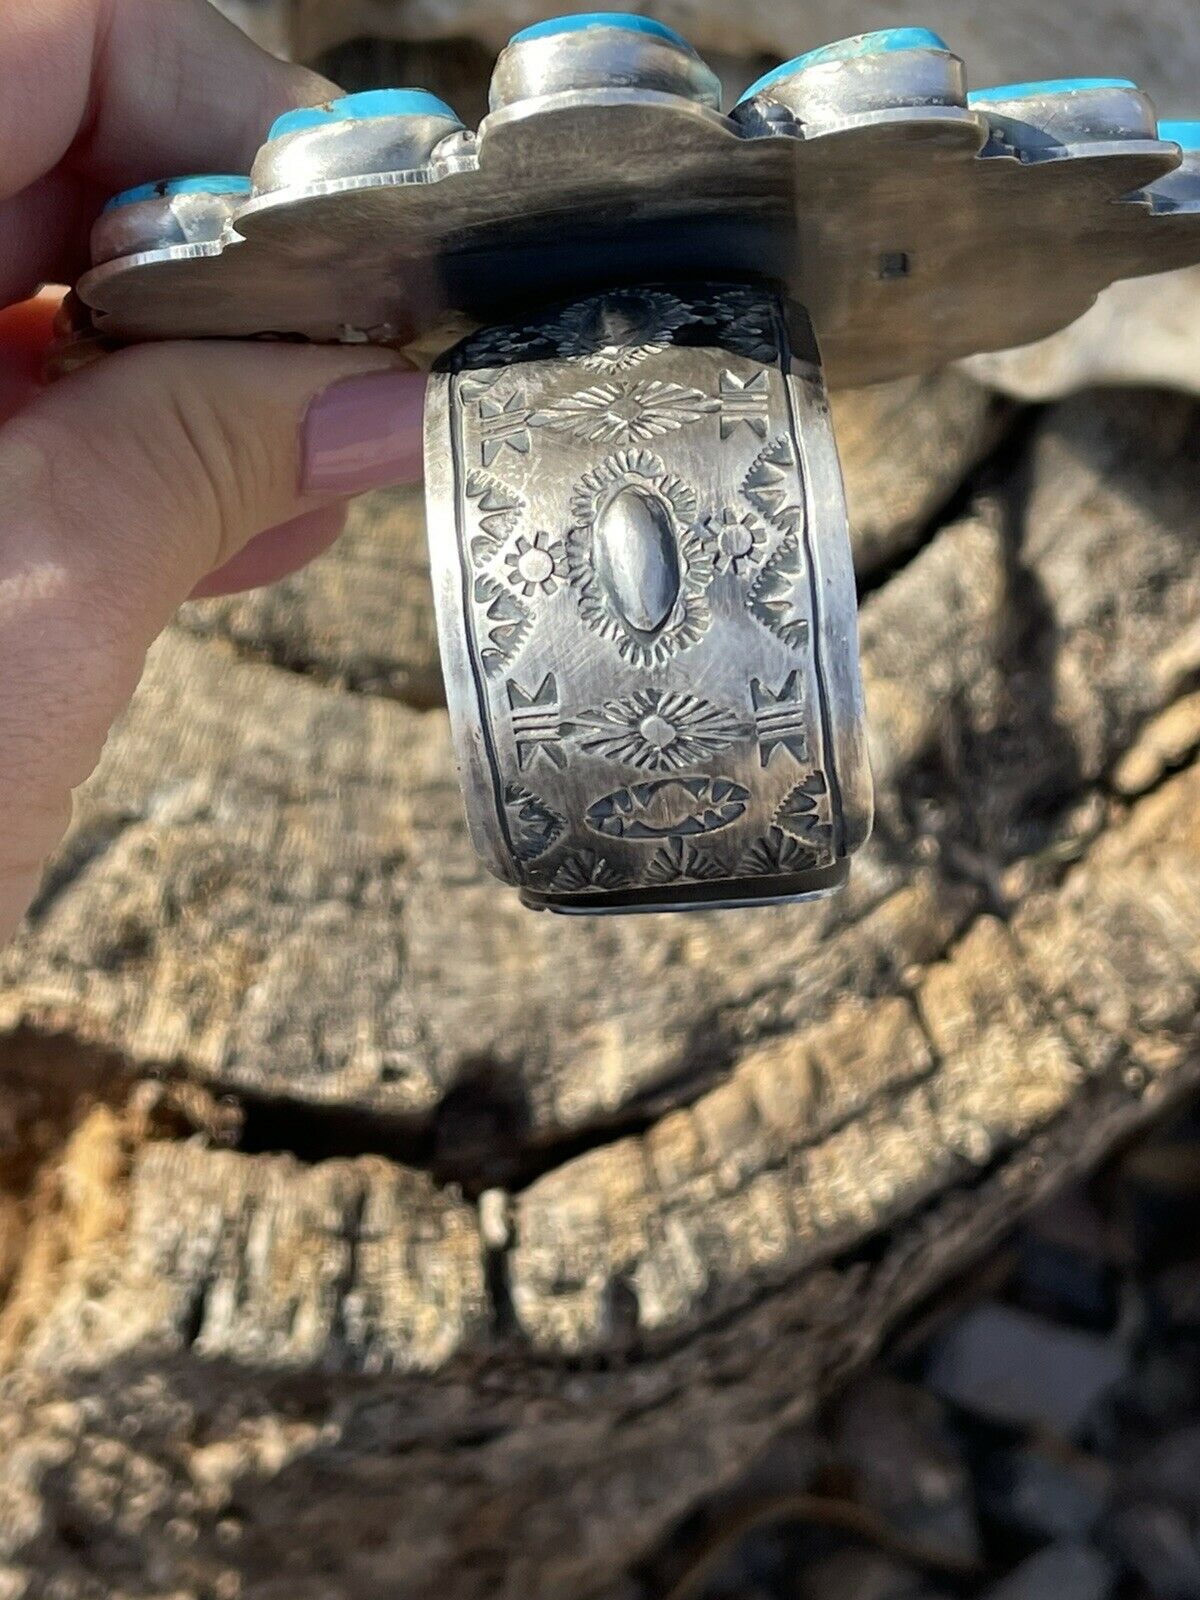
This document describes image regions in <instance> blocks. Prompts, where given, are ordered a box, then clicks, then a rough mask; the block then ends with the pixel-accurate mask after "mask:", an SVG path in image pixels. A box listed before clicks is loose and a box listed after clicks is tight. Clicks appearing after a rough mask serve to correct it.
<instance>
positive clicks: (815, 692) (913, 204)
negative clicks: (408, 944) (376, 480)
mask: <svg viewBox="0 0 1200 1600" xmlns="http://www.w3.org/2000/svg"><path fill="white" fill-rule="evenodd" d="M92 247H93V267H92V270H91V271H90V272H89V273H88V274H86V275H85V277H84V278H83V279H82V280H81V282H80V285H79V290H78V301H77V323H76V327H75V333H76V337H77V343H76V344H74V345H71V344H70V341H68V345H67V348H65V349H64V351H63V353H62V364H63V365H64V366H67V365H70V364H71V362H72V361H73V360H74V359H75V358H76V357H77V356H78V355H79V354H80V352H81V350H83V348H84V347H85V346H86V345H87V344H88V341H94V342H95V341H98V342H101V343H103V342H104V341H109V340H113V341H120V340H130V339H153V338H164V337H170V338H179V337H189V336H191V337H205V338H211V337H222V336H226V337H238V338H246V337H274V338H279V337H285V338H306V339H312V340H357V341H365V340H369V341H372V342H376V343H381V344H388V345H391V346H393V347H395V348H397V349H401V350H404V351H406V352H407V354H408V355H409V356H410V357H411V358H412V359H413V360H415V361H417V362H419V363H420V364H422V365H426V366H432V367H433V369H434V376H433V380H432V384H431V388H430V395H429V402H428V410H427V421H426V449H425V460H426V477H427V481H428V489H429V533H430V546H431V550H432V557H433V568H434V584H435V599H436V604H437V611H438V622H439V628H440V635H441V644H442V654H443V664H444V667H445V675H446V686H447V695H448V700H449V706H450V715H451V719H452V723H453V728H454V735H455V739H456V743H457V747H458V753H459V757H460V761H461V766H462V775H463V786H464V791H465V794H466V800H467V810H468V815H469V818H470V824H471V831H472V834H473V837H474V839H475V843H476V845H477V847H478V849H479V851H480V854H481V855H482V857H483V859H484V861H485V862H486V863H487V865H488V866H489V867H490V869H491V870H492V871H493V872H495V873H496V874H497V875H498V876H499V877H501V878H503V879H504V880H505V881H506V882H508V883H510V884H513V885H515V886H516V887H517V888H518V889H519V891H520V893H521V895H522V897H523V898H524V899H525V901H526V903H527V904H529V905H531V906H538V907H549V908H551V909H554V910H559V911H616V910H650V909H674V908H687V907H693V906H705V905H707V906H719V905H723V906H729V905H744V904H749V903H761V902H764V901H771V900H780V899H794V898H805V897H811V896H815V895H820V894H825V893H828V892H829V891H831V890H832V889H834V888H836V887H837V886H838V885H839V884H840V883H842V882H843V881H844V880H845V877H846V873H847V867H848V862H849V858H850V856H851V855H852V853H853V852H854V850H855V849H857V848H858V846H859V845H861V844H862V842H863V840H864V839H865V838H866V837H867V834H868V832H869V829H870V825H871V797H870V781H869V776H868V768H867V760H866V754H865V742H864V733H863V712H862V701H861V694H860V689H859V680H858V662H857V645H856V639H855V603H854V586H853V577H852V573H851V567H850V557H849V549H848V542H847V534H846V513H845V504H844V498H843V493H842V488H841V483H840V478H839V472H838V464H837V457H836V453H835V449H834V442H833V437H832V433H831V429H830V423H829V414H828V408H827V405H826V398H825V381H826V379H828V380H829V381H834V382H840V383H847V384H855V383H870V382H876V381H879V380H881V379H884V378H889V377H895V376H900V375H902V374H905V373H914V372H920V371H926V370H929V369H931V368H933V367H936V366H938V365H940V364H942V363H944V362H946V361H950V360H953V359H956V358H957V357H960V356H965V355H969V354H972V353H974V352H977V351H981V350H996V349H1004V348H1007V347H1010V346H1013V345H1019V344H1022V343H1026V342H1028V341H1031V340H1034V339H1040V338H1042V337H1044V336H1045V335H1047V334H1049V333H1051V332H1053V331H1054V330H1055V329H1057V328H1060V327H1062V326H1064V325H1065V324H1066V323H1068V322H1070V321H1072V320H1073V319H1074V318H1075V317H1077V316H1079V315H1080V314H1081V313H1082V312H1084V311H1085V310H1086V309H1087V308H1088V306H1089V305H1090V304H1091V303H1092V301H1093V300H1094V298H1095V296H1096V294H1097V293H1098V292H1099V291H1100V290H1101V289H1102V288H1104V287H1106V286H1107V285H1108V284H1109V283H1112V282H1113V281H1115V280H1116V279H1118V278H1122V277H1127V276H1133V275H1136V274H1139V273H1148V272H1163V271H1166V270H1168V269H1170V268H1173V267H1179V266H1184V265H1187V264H1189V263H1191V262H1193V261H1196V260H1198V259H1200V123H1195V122H1172V123H1162V124H1160V123H1158V122H1157V120H1156V117H1155V113H1154V108H1153V106H1152V105H1151V103H1150V101H1149V100H1148V99H1147V97H1146V96H1145V95H1144V94H1142V93H1140V92H1139V91H1138V90H1137V89H1136V87H1135V86H1134V85H1133V84H1131V83H1129V82H1127V81H1126V80H1124V79H1119V78H1105V79H1067V80H1060V81H1058V82H1052V83H1033V84H1010V85H1005V86H1002V87H999V88H993V89H984V90H979V91H976V92H975V93H974V94H968V93H967V91H966V84H965V73H964V69H963V64H962V62H961V61H960V60H959V59H958V58H957V57H956V56H955V55H954V54H953V53H952V52H951V51H950V50H949V49H948V48H947V46H946V45H945V44H944V43H943V42H942V40H940V39H939V38H937V37H936V35H934V34H931V33H929V32H928V31H927V30H925V29H921V28H891V29H886V30H884V31H883V32H881V33H876V34H868V35H864V36H861V37H858V38H854V39H847V40H842V41H840V42H839V43H837V44H833V45H829V46H826V47H825V48H823V49H821V50H816V51H811V52H809V53H808V54H807V55H805V56H801V57H799V58H798V59H797V60H795V61H791V62H786V63H784V65H783V66H781V67H779V68H777V69H775V70H774V71H772V72H770V73H768V74H767V75H766V76H765V77H763V78H762V79H760V80H759V81H758V82H757V83H756V84H754V85H752V86H751V88H750V89H749V90H747V92H746V94H745V95H743V96H742V98H741V99H740V100H739V101H738V103H737V104H736V105H735V106H734V107H733V108H732V109H731V110H730V111H729V112H728V113H727V114H723V113H722V111H721V109H720V86H719V84H718V82H717V79H716V77H715V76H714V74H713V73H712V72H711V71H710V69H709V68H708V67H707V66H706V64H705V63H704V62H703V61H702V60H701V58H700V57H699V56H698V55H697V53H696V52H695V51H694V50H693V49H692V48H691V47H690V46H689V45H688V44H687V43H686V41H685V40H683V39H681V38H680V37H679V35H678V34H676V33H674V32H673V31H672V30H671V29H670V28H667V27H665V26H664V25H663V24H661V23H657V22H654V21H653V20H651V19H648V18H644V17H637V16H627V15H621V14H613V13H595V14H587V15H578V16H572V17H566V18H561V19H558V20H557V21H554V22H547V23H540V24H537V25H536V26H535V27H533V28H529V29H526V30H524V31H523V32H522V33H520V34H518V35H517V36H516V37H515V38H514V39H513V40H512V41H511V42H510V44H509V46H508V47H507V49H506V50H504V51H503V52H502V54H501V56H500V59H499V61H498V62H497V65H496V70H495V73H494V75H493V81H492V95H491V112H490V114H489V115H488V116H487V117H486V118H485V119H484V122H483V124H482V125H481V127H480V128H479V130H478V132H473V131H471V130H469V129H467V128H465V127H464V126H463V125H462V123H461V122H460V121H459V120H458V118H457V117H456V116H455V114H454V112H453V111H452V110H451V109H450V107H448V106H447V105H445V104H444V103H443V102H442V101H440V100H438V99H436V98H435V97H434V96H432V95H430V94H427V93H426V92H425V91H423V90H413V89H405V90H386V91H376V92H372V93H368V94H363V95H354V96H350V97H347V98H345V99H342V100H336V101H333V102H332V103H330V104H328V105H325V106H316V107H308V108H304V109H302V110H299V111H295V112H289V113H288V114H286V115H285V116H284V117H282V118H281V119H280V120H279V121H278V122H277V123H276V124H275V126H274V127H273V128H272V129H271V132H270V134H269V136H268V139H267V142H266V143H265V144H264V146H263V148H262V150H261V151H260V153H259V155H258V158H257V159H256V161H255V163H254V168H253V171H252V172H251V173H250V174H249V175H248V176H239V175H227V176H222V177H213V176H207V177H205V176H202V177H193V178H185V179H168V180H164V181H163V182H161V183H158V184H151V185H146V186H143V187H142V188H140V189H137V190H134V191H132V192H129V193H127V194H125V195H122V196H118V197H117V199H116V200H115V201H114V202H113V203H112V204H110V206H109V207H108V208H106V210H105V212H104V214H103V216H102V217H101V218H100V219H99V221H98V223H97V225H96V229H95V232H94V235H93V241H92ZM814 329H815V338H814V331H813V330H814ZM464 335H465V336H466V337H465V338H464ZM818 342H819V348H820V358H818ZM823 374H824V375H823Z"/></svg>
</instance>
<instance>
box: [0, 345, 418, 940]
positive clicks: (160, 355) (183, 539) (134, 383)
mask: <svg viewBox="0 0 1200 1600" xmlns="http://www.w3.org/2000/svg"><path fill="white" fill-rule="evenodd" d="M423 390H424V379H423V377H422V375H421V374H419V373H416V372H412V371H409V370H403V369H401V368H399V367H398V366H397V365H396V363H395V360H394V358H392V357H391V356H389V355H388V354H387V353H386V352H383V351H378V350H369V351H365V350H361V349H355V350H346V349H316V348H312V349H309V348H301V347H297V346H293V345H266V344H263V345H253V346H250V345H245V344H236V343H232V342H231V343H228V344H224V343H194V344H187V345H179V344H162V345H144V346H141V347H139V348H136V349H131V350H125V351H121V352H119V353H118V354H116V355H114V356H111V357H109V358H108V359H106V360H104V361H101V362H98V363H96V364H95V365H93V366H90V367H87V368H85V369H84V370H82V371H80V372H77V373H75V374H74V375H72V376H71V377H70V378H67V379H64V380H63V381H62V382H61V383H59V384H57V385H55V386H54V387H52V388H50V389H47V390H44V391H43V392H42V393H40V394H39V395H38V396H37V398H36V399H35V400H34V401H33V402H32V403H31V404H30V405H28V406H27V407H26V408H25V409H24V410H23V411H21V412H20V413H19V414H18V415H17V416H16V417H14V418H12V419H11V420H10V421H9V422H7V423H6V424H5V425H4V426H3V427H0V823H2V825H0V939H2V938H4V937H6V936H7V935H8V934H9V933H11V931H12V930H13V928H15V926H16V924H17V921H18V920H19V918H20V916H21V915H22V914H23V912H24V909H25V907H26V905H27V904H28V902H29V900H30V899H31V898H32V897H33V894H34V892H35V890H36V887H37V882H38V878H39V876H40V872H41V866H42V862H43V859H44V857H45V856H46V854H47V853H48V852H49V851H50V850H51V849H52V848H53V846H54V845H55V844H56V843H57V842H58V839H59V838H60V836H61V834H62V832H63V830H64V828H65V826H66V823H67V820H68V819H69V816H70V797H71V791H72V789H73V788H74V787H75V786H76V785H77V784H78V783H80V782H81V781H82V780H83V779H84V778H85V777H86V776H87V774H88V773H89V772H90V771H91V769H92V767H93V766H94V765H95V762H96V760H97V758H98V756H99V753H100V750H101V747H102V745H103V742H104V738H105V736H106V734H107V732H108V728H109V726H110V724H111V723H112V721H113V719H114V717H115V716H116V715H117V713H118V712H119V711H120V710H121V709H122V707H123V706H124V704H125V703H126V701H127V700H128V699H129V697H130V695H131V694H132V693H133V690H134V688H135V687H136V684H137V680H138V678H139V676H140V674H141V670H142V664H143V661H144V658H145V653H146V650H147V648H148V647H149V645H150V643H151V642H152V640H153V639H154V637H155V636H156V635H157V634H158V633H159V632H160V630H161V629H162V628H163V627H164V625H165V624H166V622H167V621H168V620H169V618H170V617H171V615H172V613H173V612H174V611H175V609H176V608H177V606H178V605H179V604H180V603H181V601H183V600H185V599H186V598H187V597H188V595H189V594H191V593H192V592H193V591H196V590H198V589H202V588H203V586H204V585H206V584H211V581H212V580H211V579H210V577H209V575H210V574H214V573H217V574H218V575H224V577H225V578H226V579H227V580H230V586H236V582H237V581H238V579H239V578H240V580H241V581H243V582H254V581H264V576H265V574H266V572H267V569H268V568H269V566H270V559H269V557H264V556H263V552H262V548H261V547H262V546H265V545H266V544H267V543H268V542H270V541H271V540H275V541H277V542H278V541H280V540H282V541H283V543H284V544H287V543H288V542H289V540H290V542H291V543H292V545H293V546H294V547H295V550H296V551H298V552H299V553H300V554H301V555H304V554H310V553H312V550H311V549H310V548H308V546H311V545H312V544H313V543H314V541H317V540H319V539H320V537H321V536H322V533H323V534H324V536H325V537H326V538H327V537H328V536H329V535H330V534H331V533H332V532H335V531H336V527H337V525H338V523H339V520H340V507H341V505H342V503H343V502H344V500H345V498H346V497H347V496H349V495H352V494H356V493H358V492H359V491H361V490H365V489H370V488H375V487H380V486H382V485H384V484H387V483H397V482H404V481H415V480H416V479H418V478H419V477H420V470H421V468H420V460H421V457H420V450H421V444H420V440H421V428H420V419H421V405H422V397H423ZM280 525H285V526H283V527H282V528H281V526H280ZM264 530H274V531H273V532H272V533H270V534H266V533H265V532H264ZM258 535H263V538H262V539H256V536H258ZM256 548H258V549H259V556H258V558H257V559H256V558H255V550H256ZM239 566H240V568H241V571H240V572H239ZM274 575H278V572H276V573H275V574H274Z"/></svg>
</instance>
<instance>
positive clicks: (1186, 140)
mask: <svg viewBox="0 0 1200 1600" xmlns="http://www.w3.org/2000/svg"><path fill="white" fill-rule="evenodd" d="M1158 137H1159V138H1160V139H1169V140H1170V141H1171V143H1172V144H1177V145H1179V146H1180V148H1181V149H1183V150H1200V122H1160V123H1159V125H1158Z"/></svg>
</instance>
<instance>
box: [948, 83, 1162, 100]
mask: <svg viewBox="0 0 1200 1600" xmlns="http://www.w3.org/2000/svg"><path fill="white" fill-rule="evenodd" d="M1136 88H1137V84H1136V83H1134V82H1132V81H1131V80H1130V79H1129V78H1047V79H1046V80H1045V82H1044V83H998V84H995V85H994V86H993V87H992V88H990V89H972V91H971V93H970V94H969V95H968V96H967V104H968V105H969V106H985V105H988V104H989V103H991V102H992V101H997V100H1032V99H1034V98H1035V96H1038V95H1049V94H1075V93H1077V92H1078V91H1079V90H1081V89H1136Z"/></svg>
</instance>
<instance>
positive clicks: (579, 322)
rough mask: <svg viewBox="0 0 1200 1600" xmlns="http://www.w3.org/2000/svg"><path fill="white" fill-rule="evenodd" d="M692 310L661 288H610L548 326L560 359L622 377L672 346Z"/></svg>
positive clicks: (580, 302) (690, 319) (691, 317)
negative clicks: (626, 372) (576, 362)
mask: <svg viewBox="0 0 1200 1600" xmlns="http://www.w3.org/2000/svg"><path fill="white" fill-rule="evenodd" d="M698 320H699V318H698V317H697V315H696V313H695V311H693V310H692V309H691V307H689V306H686V305H685V304H684V303H683V301H682V300H681V299H680V298H679V297H678V295H674V294H668V293H667V292H666V291H665V290H662V289H614V290H613V291H612V292H611V293H609V294H601V295H594V296H593V297H591V298H590V299H587V300H577V301H575V303H574V304H573V305H569V306H568V307H567V308H566V310H564V311H563V312H561V313H560V314H559V316H558V318H557V320H556V321H554V322H552V323H551V324H550V327H549V330H548V331H549V333H550V335H551V336H552V337H553V338H554V340H555V342H556V344H557V346H558V353H559V355H560V356H565V357H566V358H567V359H568V360H576V361H578V362H579V364H580V365H581V366H584V367H588V368H589V369H590V370H591V371H593V372H625V371H627V370H628V369H629V368H630V367H636V366H640V364H641V363H642V362H643V361H645V360H646V359H647V357H649V356H652V355H657V354H658V353H659V352H660V351H663V350H665V349H666V348H667V347H668V345H670V344H671V343H673V337H674V335H675V333H676V332H677V331H678V330H679V329H680V328H683V327H686V326H687V324H688V323H691V322H697V321H698Z"/></svg>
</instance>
